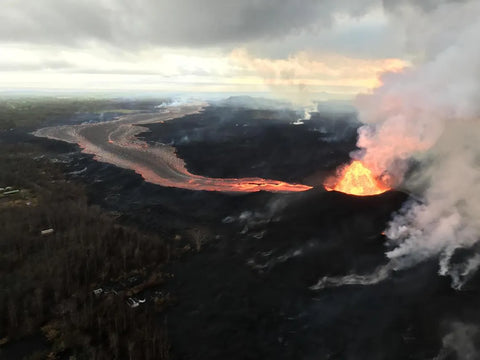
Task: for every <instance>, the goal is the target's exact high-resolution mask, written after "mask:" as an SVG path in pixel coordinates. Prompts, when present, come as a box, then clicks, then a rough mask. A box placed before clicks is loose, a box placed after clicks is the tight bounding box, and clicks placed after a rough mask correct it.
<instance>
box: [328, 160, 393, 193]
mask: <svg viewBox="0 0 480 360" xmlns="http://www.w3.org/2000/svg"><path fill="white" fill-rule="evenodd" d="M325 189H326V190H328V191H339V192H343V193H346V194H350V195H357V196H369V195H378V194H382V193H384V192H386V191H388V190H390V188H389V187H388V186H386V185H385V184H383V183H382V182H381V181H379V180H378V179H377V178H375V176H374V175H373V174H372V171H371V170H370V169H369V168H367V167H366V166H365V165H364V164H362V162H360V161H358V160H355V161H353V162H352V163H351V164H350V165H348V166H346V167H344V168H343V169H342V170H341V171H340V173H339V175H338V177H336V178H335V179H329V180H327V183H325Z"/></svg>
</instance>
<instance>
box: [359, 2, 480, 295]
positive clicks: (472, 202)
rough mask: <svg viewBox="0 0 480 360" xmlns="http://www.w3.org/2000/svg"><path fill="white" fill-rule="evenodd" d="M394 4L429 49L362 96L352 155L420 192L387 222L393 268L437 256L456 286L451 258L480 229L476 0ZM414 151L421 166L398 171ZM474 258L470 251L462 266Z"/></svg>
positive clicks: (479, 7) (479, 6)
mask: <svg viewBox="0 0 480 360" xmlns="http://www.w3.org/2000/svg"><path fill="white" fill-rule="evenodd" d="M395 11H397V12H399V13H400V14H401V15H402V16H403V17H402V18H403V19H405V20H404V25H407V26H413V25H412V24H414V23H421V24H422V25H423V26H424V28H426V29H429V31H428V32H427V33H426V34H425V32H419V33H417V34H416V35H418V36H417V37H416V38H415V43H414V44H411V46H412V47H413V48H412V50H414V51H417V54H421V52H420V50H421V49H427V52H426V53H423V54H421V55H422V62H421V63H420V64H418V65H416V66H413V67H412V68H409V69H406V70H403V71H401V72H398V73H390V74H386V75H385V76H384V77H383V79H382V80H383V84H382V86H380V87H378V88H377V89H375V90H374V91H373V93H371V94H368V95H362V96H360V97H358V99H357V107H358V110H359V115H360V120H361V121H363V122H364V123H366V124H367V125H365V126H363V127H361V128H360V129H359V140H358V146H359V147H360V148H361V149H362V150H361V151H360V152H359V153H356V154H353V156H354V157H360V158H362V160H363V161H364V162H365V163H366V164H367V165H368V166H369V167H370V168H371V169H372V170H373V171H374V172H375V173H376V174H377V175H380V174H382V173H385V172H387V173H389V174H390V175H391V176H392V179H393V181H394V182H396V183H397V184H398V183H400V182H402V181H403V186H405V187H406V188H407V189H408V190H409V191H413V192H415V193H419V194H421V197H422V198H423V200H424V201H423V202H422V203H419V202H409V203H408V204H406V205H405V206H404V208H403V209H402V210H401V211H400V212H399V213H398V214H397V215H395V216H394V218H393V219H392V221H391V222H390V224H389V226H388V229H387V231H386V235H387V237H388V238H389V239H390V244H391V245H392V246H393V249H392V250H390V251H388V252H387V256H388V258H390V259H391V262H392V264H393V266H394V268H395V269H403V268H406V267H409V266H412V265H414V264H417V263H418V262H420V261H423V260H424V259H426V258H429V257H432V256H440V271H439V272H440V274H442V275H448V274H450V275H452V277H453V278H454V280H455V284H454V286H456V287H461V277H459V276H458V275H459V274H454V271H453V269H451V267H450V258H451V256H452V255H453V253H454V251H455V249H457V248H460V247H466V248H468V247H471V246H472V245H473V244H475V243H476V242H477V241H478V240H479V236H480V216H479V215H480V167H479V165H480V163H479V161H480V157H479V155H480V143H479V139H480V131H479V129H478V127H479V115H480V83H479V82H478V79H479V75H480V43H479V42H478V34H479V33H480V22H478V21H477V20H476V19H478V18H479V16H480V3H479V2H478V1H466V2H442V3H440V4H439V5H438V6H437V7H436V8H435V9H432V10H431V11H430V12H429V13H425V12H423V13H421V12H420V11H417V12H416V11H414V10H412V8H411V6H407V5H404V6H403V7H400V8H396V9H395ZM418 12H420V13H421V15H418ZM419 16H422V18H421V19H419V18H418V17H419ZM419 20H422V21H419ZM413 28H415V26H413ZM446 40H447V41H446ZM411 158H415V159H416V160H417V161H418V162H419V163H420V165H421V166H420V167H419V170H417V171H416V173H415V174H414V176H412V177H410V178H409V179H404V175H405V171H406V169H407V166H406V163H407V160H409V159H411ZM477 263H478V259H477V258H476V257H472V258H471V259H470V260H469V264H470V265H468V264H467V265H466V267H465V269H464V272H469V271H472V270H474V269H476V268H477V267H478V264H477ZM466 275H467V273H465V274H463V277H465V276H466Z"/></svg>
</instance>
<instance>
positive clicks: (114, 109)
mask: <svg viewBox="0 0 480 360" xmlns="http://www.w3.org/2000/svg"><path fill="white" fill-rule="evenodd" d="M163 101H166V100H165V99H155V100H153V99H152V100H135V101H128V100H125V99H106V98H104V99H103V98H79V97H72V98H68V97H63V98H62V97H53V96H49V97H4V98H0V130H8V129H11V128H18V127H19V128H26V127H28V128H32V127H38V126H41V125H47V124H49V123H52V122H55V121H58V120H62V119H68V118H70V117H71V116H72V115H73V114H76V113H87V112H88V113H96V114H99V113H108V112H110V113H118V114H128V113H131V112H133V111H137V110H147V109H152V108H153V107H154V106H155V105H158V104H160V103H162V102H163Z"/></svg>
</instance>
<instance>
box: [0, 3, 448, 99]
mask: <svg viewBox="0 0 480 360" xmlns="http://www.w3.org/2000/svg"><path fill="white" fill-rule="evenodd" d="M440 2H443V1H442V0H439V1H433V0H424V1H422V2H416V1H408V0H404V1H401V2H400V1H394V0H384V1H381V0H363V1H362V0H361V1H358V0H357V1H356V0H349V1H346V0H323V1H322V0H202V1H200V0H35V1H31V0H2V1H1V2H0V7H1V8H0V89H1V90H18V89H60V90H61V89H71V90H133V91H142V90H145V91H167V92H183V91H186V92H196V91H199V92H224V91H227V92H252V93H254V92H265V91H269V92H272V93H274V94H279V95H285V94H293V96H295V97H297V98H302V97H325V98H338V97H339V98H349V97H352V96H354V95H355V94H356V93H358V92H363V91H366V90H368V89H369V88H372V87H374V86H375V85H377V84H378V83H379V80H378V77H379V74H381V73H382V72H385V71H390V70H393V71H398V70H399V69H401V68H402V67H405V66H408V65H409V64H411V61H414V60H415V59H416V57H417V56H418V54H417V53H415V51H412V50H411V49H409V47H408V41H406V40H405V38H406V30H405V29H404V28H402V27H401V26H399V25H398V21H397V20H396V19H397V18H398V16H396V15H395V14H396V12H397V10H398V9H397V8H398V7H407V6H416V8H415V11H419V12H428V11H430V8H431V7H434V6H436V4H438V3H440ZM417 3H421V7H420V6H419V5H418V4H417ZM411 4H417V5H411Z"/></svg>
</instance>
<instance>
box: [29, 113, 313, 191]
mask: <svg viewBox="0 0 480 360" xmlns="http://www.w3.org/2000/svg"><path fill="white" fill-rule="evenodd" d="M198 110H199V109H192V108H191V107H190V108H184V109H183V110H181V111H179V109H177V110H176V112H175V113H174V114H172V113H171V112H170V113H163V114H153V115H152V114H150V116H149V117H147V116H145V114H143V115H132V116H125V117H123V118H121V119H119V120H117V121H109V122H104V123H96V124H83V125H76V126H72V125H70V126H57V127H50V128H44V129H40V130H38V131H37V132H36V133H35V135H36V136H41V137H47V138H50V139H56V140H62V141H66V142H70V143H76V144H78V145H79V146H80V147H81V149H82V152H84V153H87V154H92V155H94V158H95V159H96V160H98V161H102V162H107V163H110V164H113V165H116V166H119V167H122V168H126V169H132V170H134V171H135V172H136V173H138V174H140V175H141V176H142V177H143V178H144V179H145V181H148V182H151V183H154V184H157V185H161V186H166V187H177V188H183V189H190V190H206V191H221V192H244V193H247V192H256V191H262V190H263V191H269V192H299V191H306V190H309V189H311V188H312V187H311V186H307V185H302V184H291V183H286V182H283V181H278V180H269V179H262V178H241V179H233V178H232V179H228V178H226V179H222V178H210V177H204V176H200V175H195V174H192V173H190V172H189V171H188V170H187V168H186V166H185V162H184V161H183V160H182V159H180V158H179V157H178V156H177V155H176V153H175V148H174V147H172V146H168V145H163V144H158V145H154V146H150V145H149V144H147V143H146V142H143V141H141V140H139V139H138V138H137V137H136V136H137V135H138V134H140V133H142V132H144V131H148V129H146V128H145V127H142V126H139V125H141V124H146V123H154V122H164V121H166V120H171V119H174V118H178V117H180V116H181V115H185V114H187V113H192V112H195V111H198Z"/></svg>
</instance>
